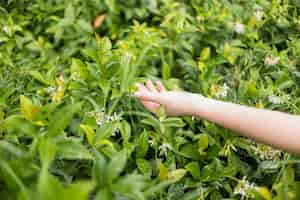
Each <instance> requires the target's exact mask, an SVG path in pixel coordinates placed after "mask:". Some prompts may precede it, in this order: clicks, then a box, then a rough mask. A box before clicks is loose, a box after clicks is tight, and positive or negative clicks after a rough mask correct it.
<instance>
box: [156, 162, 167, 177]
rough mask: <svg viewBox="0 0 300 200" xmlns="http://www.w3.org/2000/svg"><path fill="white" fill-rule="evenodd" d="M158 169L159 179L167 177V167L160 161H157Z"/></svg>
mask: <svg viewBox="0 0 300 200" xmlns="http://www.w3.org/2000/svg"><path fill="white" fill-rule="evenodd" d="M158 170H159V180H161V181H164V180H167V179H168V169H167V168H166V167H165V165H164V164H163V163H162V162H159V163H158Z"/></svg>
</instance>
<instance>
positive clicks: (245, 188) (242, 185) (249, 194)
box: [234, 177, 257, 200]
mask: <svg viewBox="0 0 300 200" xmlns="http://www.w3.org/2000/svg"><path fill="white" fill-rule="evenodd" d="M255 190H257V186H256V185H255V184H254V183H250V182H249V181H247V180H246V177H243V179H242V180H240V181H239V183H238V185H237V186H236V187H235V189H234V194H236V195H241V199H242V200H243V199H248V198H253V197H254V196H253V191H255Z"/></svg>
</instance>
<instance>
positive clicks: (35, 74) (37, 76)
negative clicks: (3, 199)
mask: <svg viewBox="0 0 300 200" xmlns="http://www.w3.org/2000/svg"><path fill="white" fill-rule="evenodd" d="M29 74H30V75H31V76H32V78H34V79H36V80H37V81H39V82H41V83H43V84H45V85H50V84H51V82H50V81H48V80H47V79H46V78H44V76H43V75H42V74H41V73H40V72H39V71H36V70H32V71H30V72H29Z"/></svg>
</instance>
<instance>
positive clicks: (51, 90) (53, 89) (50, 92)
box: [46, 87, 55, 96]
mask: <svg viewBox="0 0 300 200" xmlns="http://www.w3.org/2000/svg"><path fill="white" fill-rule="evenodd" d="M54 91H55V88H54V87H47V88H46V93H48V94H51V96H52V95H53V93H54Z"/></svg>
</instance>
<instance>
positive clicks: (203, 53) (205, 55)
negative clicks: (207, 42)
mask: <svg viewBox="0 0 300 200" xmlns="http://www.w3.org/2000/svg"><path fill="white" fill-rule="evenodd" d="M209 58H210V48H209V47H206V48H203V49H202V51H201V53H200V60H201V61H206V60H208V59H209Z"/></svg>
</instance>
